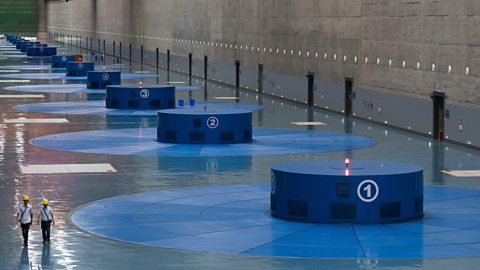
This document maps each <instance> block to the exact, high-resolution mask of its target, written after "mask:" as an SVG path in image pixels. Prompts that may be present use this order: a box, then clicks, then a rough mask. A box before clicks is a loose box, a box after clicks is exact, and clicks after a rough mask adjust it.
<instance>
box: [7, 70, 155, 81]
mask: <svg viewBox="0 0 480 270" xmlns="http://www.w3.org/2000/svg"><path fill="white" fill-rule="evenodd" d="M157 77H158V75H154V74H134V73H122V79H137V78H157ZM0 78H13V79H29V80H35V79H37V80H86V79H87V76H66V75H65V74H64V73H61V72H60V73H13V74H4V75H0Z"/></svg>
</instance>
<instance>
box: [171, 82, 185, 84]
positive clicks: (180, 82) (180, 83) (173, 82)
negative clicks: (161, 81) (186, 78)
mask: <svg viewBox="0 0 480 270" xmlns="http://www.w3.org/2000/svg"><path fill="white" fill-rule="evenodd" d="M167 84H186V82H167Z"/></svg>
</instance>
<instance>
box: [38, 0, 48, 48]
mask: <svg viewBox="0 0 480 270" xmlns="http://www.w3.org/2000/svg"><path fill="white" fill-rule="evenodd" d="M37 7H38V11H37V12H38V30H37V39H38V40H41V41H47V38H48V35H47V0H37Z"/></svg>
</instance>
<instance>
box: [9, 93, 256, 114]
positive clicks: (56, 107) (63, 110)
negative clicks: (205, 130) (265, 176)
mask: <svg viewBox="0 0 480 270" xmlns="http://www.w3.org/2000/svg"><path fill="white" fill-rule="evenodd" d="M186 91H189V90H186ZM89 92H90V93H98V94H102V93H105V90H100V89H99V90H94V89H89ZM195 106H197V107H203V106H207V107H208V108H233V109H235V108H238V109H244V110H249V111H258V110H261V109H263V106H261V105H256V104H244V103H229V102H207V103H204V102H203V101H198V102H196V105H195ZM15 108H16V109H18V110H21V111H26V112H42V113H56V114H90V115H108V116H110V115H112V116H113V115H128V116H157V113H158V110H128V109H107V108H105V100H91V101H77V102H46V103H32V104H24V105H19V106H16V107H15Z"/></svg>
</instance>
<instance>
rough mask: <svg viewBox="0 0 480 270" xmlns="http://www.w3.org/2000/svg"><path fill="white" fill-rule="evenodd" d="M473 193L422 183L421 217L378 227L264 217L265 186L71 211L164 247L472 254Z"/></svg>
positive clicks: (477, 218)
mask: <svg viewBox="0 0 480 270" xmlns="http://www.w3.org/2000/svg"><path fill="white" fill-rule="evenodd" d="M478 205H480V190H475V189H459V188H452V187H441V186H426V188H425V213H426V216H425V218H423V219H419V220H415V221H410V222H401V223H393V224H380V225H351V224H309V223H302V222H292V221H286V220H282V219H278V218H273V217H271V216H270V215H269V209H270V185H268V184H265V185H233V186H213V187H200V188H197V187H196V188H185V189H174V190H166V191H157V192H147V193H139V194H133V195H126V196H118V197H114V198H109V199H105V200H101V201H98V202H95V203H92V204H89V205H87V206H85V207H82V208H80V209H79V210H77V211H75V212H74V213H73V215H72V221H73V223H74V224H75V225H77V226H79V227H80V228H82V229H84V230H87V231H89V232H92V233H94V234H98V235H101V236H103V237H109V238H113V239H117V240H122V241H127V242H133V243H139V244H143V245H148V246H156V247H165V248H171V249H180V250H190V251H200V252H213V253H234V254H251V255H262V256H286V257H314V258H362V259H364V258H368V259H373V258H450V257H466V256H480V208H478Z"/></svg>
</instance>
